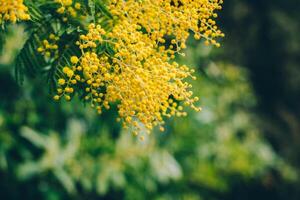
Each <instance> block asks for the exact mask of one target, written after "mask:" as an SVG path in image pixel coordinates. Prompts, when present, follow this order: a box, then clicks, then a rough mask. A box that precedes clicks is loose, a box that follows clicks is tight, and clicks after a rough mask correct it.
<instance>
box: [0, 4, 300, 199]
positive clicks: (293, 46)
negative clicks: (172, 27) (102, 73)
mask: <svg viewBox="0 0 300 200" xmlns="http://www.w3.org/2000/svg"><path fill="white" fill-rule="evenodd" d="M299 10H300V3H299V1H298V0H286V1H284V0H225V3H224V7H223V10H222V11H221V12H220V16H219V25H220V28H221V29H222V30H223V31H224V32H225V34H226V37H225V39H224V40H223V41H222V44H223V45H222V47H221V48H220V49H215V48H211V47H206V46H204V45H203V44H202V43H201V42H200V43H199V42H196V41H194V40H190V41H189V48H188V49H187V50H186V52H185V53H186V57H179V58H178V61H179V62H181V63H185V64H187V65H189V66H192V67H194V68H195V69H196V71H197V76H198V80H197V81H194V82H193V85H194V92H195V93H196V94H197V95H198V96H200V97H201V105H202V107H203V111H202V112H200V113H195V112H193V111H189V115H188V117H185V118H174V119H171V120H169V121H167V126H166V131H165V132H164V133H160V132H159V131H155V132H154V133H153V134H152V135H150V136H149V137H147V138H146V140H145V141H144V142H141V141H139V140H137V139H136V138H135V137H133V136H132V135H131V134H130V133H128V132H126V131H124V130H122V129H121V127H120V125H119V124H118V123H117V122H116V121H115V117H116V116H115V112H114V111H113V110H111V111H108V112H106V113H104V114H103V115H101V116H99V115H97V114H96V113H95V112H94V111H93V110H92V109H90V108H89V107H88V106H84V105H83V104H82V103H81V102H79V100H77V99H74V100H73V101H72V102H71V103H66V102H63V101H62V102H60V103H56V102H54V101H53V100H52V98H51V94H50V93H49V86H48V85H47V83H46V82H45V80H44V78H43V77H34V78H30V79H26V81H25V82H24V84H23V85H18V84H17V83H16V81H15V79H14V76H13V74H14V67H13V65H14V58H15V55H16V53H17V52H18V50H19V49H20V48H21V47H22V42H23V37H24V32H23V27H22V26H11V27H10V29H9V36H8V37H4V36H3V34H0V43H1V45H0V46H2V49H1V53H0V85H1V87H0V199H30V200H32V199H46V200H56V199H88V200H90V199H91V200H92V199H117V200H121V199H126V200H135V199H137V200H140V199H150V200H152V199H153V200H173V199H174V200H177V199H178V200H181V199H182V200H248V199H249V200H250V199H251V200H253V199H264V200H266V199H272V200H281V199H282V200H283V199H290V200H298V199H300V185H299V183H300V182H299V172H300V157H299V153H300V105H299V100H300V66H299V65H300V60H299V58H300V57H299V55H300V37H299V31H300V25H299V19H300V12H299Z"/></svg>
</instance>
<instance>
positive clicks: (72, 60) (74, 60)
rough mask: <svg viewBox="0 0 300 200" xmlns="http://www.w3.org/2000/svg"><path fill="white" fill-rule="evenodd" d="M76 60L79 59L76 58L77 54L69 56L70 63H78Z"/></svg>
mask: <svg viewBox="0 0 300 200" xmlns="http://www.w3.org/2000/svg"><path fill="white" fill-rule="evenodd" d="M78 61H79V59H78V57H77V56H72V57H71V63H73V64H76V63H78Z"/></svg>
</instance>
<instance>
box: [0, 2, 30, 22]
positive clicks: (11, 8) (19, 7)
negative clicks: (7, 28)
mask: <svg viewBox="0 0 300 200" xmlns="http://www.w3.org/2000/svg"><path fill="white" fill-rule="evenodd" d="M27 11H28V8H27V7H26V6H25V5H24V4H23V0H0V24H1V23H2V22H3V21H10V22H12V23H16V22H17V21H18V20H29V19H30V16H29V14H28V13H27Z"/></svg>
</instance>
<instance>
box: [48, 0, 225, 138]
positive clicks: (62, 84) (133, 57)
mask: <svg viewBox="0 0 300 200" xmlns="http://www.w3.org/2000/svg"><path fill="white" fill-rule="evenodd" d="M221 4H222V0H164V1H161V0H143V1H140V0H127V1H123V0H111V1H110V4H109V6H108V8H109V11H110V12H111V14H112V15H114V16H115V17H114V22H115V24H114V25H113V26H112V27H111V30H109V31H105V30H104V29H103V28H102V27H101V26H100V25H95V24H90V26H89V28H88V32H87V34H86V35H81V36H79V41H77V42H76V44H77V45H78V46H79V48H80V49H81V52H82V55H81V56H80V57H77V56H73V57H72V58H71V63H72V66H66V67H64V68H63V71H62V72H61V74H60V78H59V79H58V85H59V88H58V91H57V95H55V96H54V99H56V100H59V99H60V98H62V97H64V98H65V99H66V100H70V99H71V97H72V93H73V92H74V90H75V89H76V88H78V89H82V90H83V91H81V93H84V95H85V100H86V101H89V102H90V103H91V106H92V107H95V108H96V110H97V111H98V113H101V112H102V109H103V108H105V109H109V108H110V106H111V104H113V103H115V104H117V108H118V114H119V118H118V119H117V120H118V121H122V123H123V126H124V127H129V125H130V127H131V128H132V129H133V133H134V134H135V135H138V134H140V133H141V130H142V129H145V130H147V132H149V133H150V131H151V130H152V129H153V128H154V127H155V126H159V129H160V130H161V131H163V130H164V127H163V125H164V123H165V122H164V118H165V117H171V116H186V115H187V113H186V112H185V111H184V107H183V106H189V107H191V108H192V109H194V110H196V111H200V110H201V109H200V108H199V107H197V106H196V105H195V103H196V102H197V101H198V100H199V98H198V97H194V96H193V92H192V91H191V88H192V85H191V84H190V83H188V82H187V80H188V79H189V78H190V79H195V77H194V76H193V75H192V74H193V72H194V70H191V69H189V68H188V67H187V66H185V65H179V64H178V63H176V62H175V61H174V58H175V56H176V54H181V55H182V54H183V53H182V49H184V48H186V40H187V39H188V37H189V35H190V32H193V33H194V37H195V38H196V39H200V38H204V39H205V43H206V44H213V45H215V46H217V47H219V46H220V44H219V43H218V42H217V41H216V40H215V38H217V37H223V36H224V34H223V33H222V32H221V31H220V30H218V29H217V27H216V22H215V21H214V20H213V19H214V18H215V17H217V14H216V13H215V11H216V10H218V9H221V8H222V7H221ZM107 45H108V46H110V47H111V48H112V49H113V52H114V53H113V54H108V53H105V54H104V53H99V54H98V53H97V47H99V46H107ZM141 138H143V136H141Z"/></svg>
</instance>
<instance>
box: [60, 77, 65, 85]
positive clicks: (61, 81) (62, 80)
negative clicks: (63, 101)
mask: <svg viewBox="0 0 300 200" xmlns="http://www.w3.org/2000/svg"><path fill="white" fill-rule="evenodd" d="M65 83H66V81H65V79H62V78H60V79H58V84H59V85H64V84H65Z"/></svg>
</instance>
